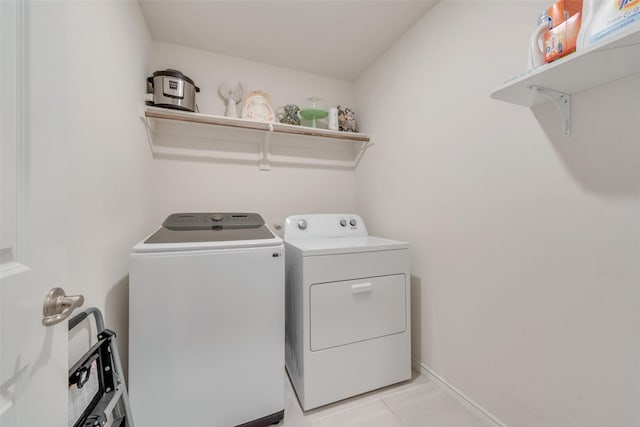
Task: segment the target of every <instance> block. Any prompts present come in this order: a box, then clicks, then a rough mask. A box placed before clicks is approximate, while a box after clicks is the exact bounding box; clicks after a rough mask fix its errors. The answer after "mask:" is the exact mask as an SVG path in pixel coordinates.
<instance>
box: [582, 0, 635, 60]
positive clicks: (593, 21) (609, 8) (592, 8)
mask: <svg viewBox="0 0 640 427" xmlns="http://www.w3.org/2000/svg"><path fill="white" fill-rule="evenodd" d="M631 28H634V29H640V0H583V5H582V26H581V28H580V33H579V35H578V44H577V50H578V51H581V50H584V49H587V48H589V47H591V46H593V45H594V44H597V43H598V42H600V41H602V40H605V39H607V38H608V37H611V36H612V35H614V34H617V33H620V32H621V31H623V30H625V31H628V30H630V29H631Z"/></svg>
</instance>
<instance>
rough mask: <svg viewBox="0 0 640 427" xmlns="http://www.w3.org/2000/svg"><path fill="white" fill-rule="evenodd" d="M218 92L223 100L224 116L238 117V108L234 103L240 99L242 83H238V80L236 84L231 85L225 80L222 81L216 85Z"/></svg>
mask: <svg viewBox="0 0 640 427" xmlns="http://www.w3.org/2000/svg"><path fill="white" fill-rule="evenodd" d="M218 93H219V94H220V97H221V98H222V99H223V100H224V104H225V109H224V115H225V116H226V117H238V109H237V108H236V104H238V103H239V102H240V101H241V100H242V85H241V84H240V82H238V84H237V85H236V86H235V87H233V85H231V84H229V83H228V82H226V81H223V82H222V83H220V86H218Z"/></svg>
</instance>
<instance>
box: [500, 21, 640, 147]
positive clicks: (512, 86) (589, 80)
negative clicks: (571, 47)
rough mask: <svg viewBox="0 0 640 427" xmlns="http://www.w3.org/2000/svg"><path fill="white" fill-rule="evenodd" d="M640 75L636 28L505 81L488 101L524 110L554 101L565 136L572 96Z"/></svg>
mask: <svg viewBox="0 0 640 427" xmlns="http://www.w3.org/2000/svg"><path fill="white" fill-rule="evenodd" d="M639 72H640V30H639V29H638V26H637V25H635V26H634V27H633V28H629V29H627V30H626V31H621V32H620V33H619V34H617V35H616V36H614V37H612V38H611V39H608V40H606V42H604V43H600V44H597V45H595V46H592V47H591V48H589V49H587V50H585V51H583V52H579V53H572V54H569V55H567V56H565V57H564V58H561V59H559V60H558V61H554V62H552V63H550V64H545V65H543V66H541V67H538V68H535V69H533V70H531V71H528V72H526V73H524V74H521V75H519V76H516V77H514V78H512V79H511V80H508V81H507V82H505V83H504V84H503V85H502V86H501V87H499V88H498V89H496V90H495V91H494V92H493V93H492V94H491V98H493V99H497V100H501V101H506V102H510V103H512V104H516V105H522V106H525V107H533V106H535V105H538V104H542V103H544V102H548V101H549V100H554V101H556V102H557V103H558V105H559V107H560V108H561V111H563V112H562V114H563V117H564V119H565V134H566V135H568V133H569V132H570V126H571V110H570V104H571V95H572V94H574V93H577V92H581V91H584V90H587V89H590V88H593V87H596V86H599V85H602V84H605V83H609V82H612V81H614V80H618V79H621V78H623V77H627V76H630V75H632V74H636V73H639ZM563 95H564V96H563ZM567 126H568V128H567Z"/></svg>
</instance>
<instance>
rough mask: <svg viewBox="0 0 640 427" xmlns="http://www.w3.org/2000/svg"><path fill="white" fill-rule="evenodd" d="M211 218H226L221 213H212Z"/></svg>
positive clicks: (219, 219)
mask: <svg viewBox="0 0 640 427" xmlns="http://www.w3.org/2000/svg"><path fill="white" fill-rule="evenodd" d="M211 219H212V220H214V221H216V222H217V221H222V220H223V219H224V216H223V215H221V214H213V215H211Z"/></svg>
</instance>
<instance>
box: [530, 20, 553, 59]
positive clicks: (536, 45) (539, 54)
mask: <svg viewBox="0 0 640 427" xmlns="http://www.w3.org/2000/svg"><path fill="white" fill-rule="evenodd" d="M549 28H551V20H550V18H549V15H548V14H547V11H546V10H545V11H544V12H542V13H541V14H540V16H539V17H538V26H537V27H536V29H535V30H534V31H533V33H531V39H530V40H529V60H528V61H527V68H528V69H529V70H531V69H533V68H537V67H539V66H541V65H544V63H545V61H544V34H545V33H546V32H547V31H549Z"/></svg>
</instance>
